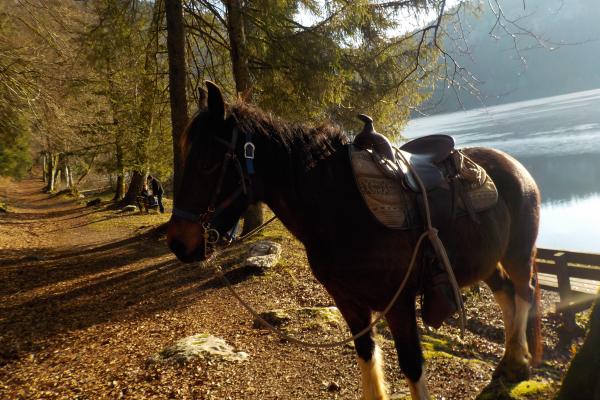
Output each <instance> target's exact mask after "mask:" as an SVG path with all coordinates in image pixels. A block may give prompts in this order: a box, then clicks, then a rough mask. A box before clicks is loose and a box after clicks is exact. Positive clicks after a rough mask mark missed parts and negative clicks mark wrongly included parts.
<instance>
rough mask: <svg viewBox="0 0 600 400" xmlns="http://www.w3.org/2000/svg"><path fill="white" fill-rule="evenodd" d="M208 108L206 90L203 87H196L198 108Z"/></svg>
mask: <svg viewBox="0 0 600 400" xmlns="http://www.w3.org/2000/svg"><path fill="white" fill-rule="evenodd" d="M206 108H208V92H207V91H206V89H204V88H203V87H200V86H199V87H198V109H199V110H204V109H206Z"/></svg>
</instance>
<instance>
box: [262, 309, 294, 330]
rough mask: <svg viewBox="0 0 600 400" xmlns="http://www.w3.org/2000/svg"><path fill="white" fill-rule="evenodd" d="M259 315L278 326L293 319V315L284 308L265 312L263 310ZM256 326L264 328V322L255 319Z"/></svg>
mask: <svg viewBox="0 0 600 400" xmlns="http://www.w3.org/2000/svg"><path fill="white" fill-rule="evenodd" d="M259 315H260V317H261V318H262V319H264V320H265V321H267V322H268V323H270V324H271V325H273V326H278V327H279V326H282V325H284V324H285V323H287V322H290V321H291V320H292V317H291V316H290V315H289V314H288V313H287V312H285V311H284V310H280V309H277V310H269V311H264V312H261V313H260V314H259ZM254 327H255V328H262V327H263V324H262V323H261V322H260V321H259V320H258V319H255V320H254Z"/></svg>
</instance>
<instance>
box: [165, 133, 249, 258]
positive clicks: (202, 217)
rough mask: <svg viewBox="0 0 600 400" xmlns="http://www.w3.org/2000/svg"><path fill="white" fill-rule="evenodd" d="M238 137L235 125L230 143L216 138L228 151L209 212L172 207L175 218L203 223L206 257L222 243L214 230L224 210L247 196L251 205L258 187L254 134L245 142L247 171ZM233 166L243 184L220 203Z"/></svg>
mask: <svg viewBox="0 0 600 400" xmlns="http://www.w3.org/2000/svg"><path fill="white" fill-rule="evenodd" d="M238 137H239V130H238V128H237V126H234V127H233V131H232V133H231V141H230V142H228V141H226V140H223V139H221V138H219V137H215V138H214V139H215V140H216V141H217V142H218V143H221V144H222V145H224V146H225V147H226V148H227V152H226V153H225V155H224V156H223V162H222V165H221V169H220V170H219V177H218V180H217V184H216V186H215V190H214V191H213V192H212V196H211V200H210V202H209V203H208V207H207V208H206V211H204V212H202V213H197V212H194V211H191V210H185V209H182V208H176V207H173V215H174V216H176V217H179V218H183V219H185V220H187V221H191V222H194V223H199V224H202V228H203V229H204V237H203V239H204V255H205V257H206V256H208V255H209V251H208V248H209V247H211V249H212V248H213V247H214V246H216V244H217V243H218V242H219V239H220V238H221V234H220V233H219V231H218V230H216V229H214V228H212V222H213V220H214V219H215V218H216V217H217V216H219V215H220V214H221V213H222V212H223V211H225V210H226V209H227V208H228V207H229V206H230V205H231V204H233V202H234V201H235V200H237V199H238V197H240V196H242V195H245V196H247V197H248V199H249V201H250V203H252V202H253V200H254V187H255V186H256V185H255V183H254V179H255V175H254V173H255V171H254V150H255V149H256V146H255V145H254V143H253V142H252V135H251V134H250V132H246V133H245V139H246V142H245V143H244V160H245V164H246V169H245V170H244V168H242V164H241V162H240V159H239V157H238V156H237V154H236V146H237V143H238ZM232 163H233V166H234V167H235V170H236V171H237V173H238V175H239V177H240V185H239V186H238V187H237V188H236V189H235V190H234V191H233V192H232V193H230V194H229V195H228V196H227V197H225V198H224V199H223V200H222V201H220V202H219V203H217V201H218V199H219V197H220V196H221V191H222V190H223V182H224V180H225V175H226V174H227V170H228V168H229V165H230V164H232Z"/></svg>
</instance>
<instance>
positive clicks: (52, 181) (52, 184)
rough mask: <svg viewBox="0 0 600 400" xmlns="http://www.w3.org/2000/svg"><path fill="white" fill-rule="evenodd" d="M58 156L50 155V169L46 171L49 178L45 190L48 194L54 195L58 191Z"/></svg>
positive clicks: (48, 159)
mask: <svg viewBox="0 0 600 400" xmlns="http://www.w3.org/2000/svg"><path fill="white" fill-rule="evenodd" d="M58 159H59V155H58V154H52V153H49V154H48V158H47V161H48V167H47V170H46V173H47V178H46V188H45V189H44V191H45V192H47V193H52V192H54V190H55V189H56V175H57V170H58Z"/></svg>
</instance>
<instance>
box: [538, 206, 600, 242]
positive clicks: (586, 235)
mask: <svg viewBox="0 0 600 400" xmlns="http://www.w3.org/2000/svg"><path fill="white" fill-rule="evenodd" d="M599 210H600V194H593V195H591V196H589V197H587V198H577V199H572V200H570V201H568V202H562V203H548V204H545V205H544V206H543V207H542V218H541V226H540V235H539V236H538V241H537V243H538V246H539V247H547V248H551V249H565V250H572V251H582V252H592V253H598V252H600V212H598V211H599Z"/></svg>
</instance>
